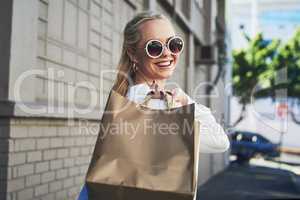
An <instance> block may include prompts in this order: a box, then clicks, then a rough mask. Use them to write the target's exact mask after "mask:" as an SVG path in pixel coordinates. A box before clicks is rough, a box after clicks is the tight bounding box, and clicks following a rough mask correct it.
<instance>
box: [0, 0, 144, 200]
mask: <svg viewBox="0 0 300 200" xmlns="http://www.w3.org/2000/svg"><path fill="white" fill-rule="evenodd" d="M14 3H15V4H18V5H17V6H16V7H18V8H20V9H21V8H24V7H25V6H26V9H27V11H25V10H24V11H23V12H17V13H16V15H18V16H20V15H22V16H23V15H24V14H25V13H26V12H30V8H29V6H28V5H25V4H23V3H24V2H19V1H14ZM28 3H29V4H31V5H34V6H33V7H32V9H33V10H34V9H35V8H37V12H36V13H37V15H36V16H35V19H34V18H31V20H32V21H31V23H32V24H31V25H32V26H33V27H34V26H35V25H34V24H35V23H36V30H37V33H36V34H32V35H27V36H26V37H32V36H36V38H35V41H36V47H37V48H36V52H35V51H34V52H33V53H36V54H35V59H33V61H34V62H32V63H31V65H30V66H27V69H29V70H30V69H38V70H43V71H45V72H46V71H47V70H49V69H50V68H51V69H53V70H54V72H55V73H57V72H58V71H62V72H63V76H62V77H59V76H54V77H53V78H52V79H51V78H49V76H47V74H44V75H37V76H35V77H34V78H33V85H31V86H28V87H27V89H29V90H30V94H31V95H29V96H30V99H31V100H32V101H33V102H31V103H33V105H50V104H51V105H52V106H54V110H55V108H56V106H57V105H60V106H63V107H64V106H65V107H68V106H69V105H70V104H73V105H76V106H86V105H88V104H89V101H90V99H89V98H90V97H89V92H88V91H87V90H86V88H76V93H75V95H74V96H71V97H69V96H68V94H67V92H68V90H67V88H72V87H73V88H75V87H76V85H75V84H76V83H78V82H80V81H88V82H89V83H91V84H92V85H93V86H94V87H95V92H96V93H97V105H96V107H94V111H95V112H96V113H100V112H101V110H102V109H103V108H104V106H105V103H106V98H107V96H108V92H109V89H110V88H111V86H112V83H113V79H114V74H109V75H107V76H105V77H104V79H101V76H100V75H101V71H103V70H107V69H115V68H116V64H117V62H118V59H119V56H120V52H121V42H122V30H123V28H124V26H125V24H126V22H127V21H128V20H129V19H130V18H131V17H132V16H133V15H134V13H135V12H136V11H138V10H141V9H142V6H143V0H134V1H132V0H131V1H123V0H122V1H119V0H35V1H34V0H31V1H30V2H28ZM115 11H118V12H115ZM31 13H34V12H31ZM22 16H21V18H22ZM32 16H34V14H32ZM21 18H19V17H18V19H21ZM34 20H36V21H34ZM20 21H22V20H20ZM24 34H26V32H24ZM18 48H21V49H22V48H24V49H22V50H24V51H32V50H33V49H30V48H29V47H26V46H20V47H19V46H18ZM12 59H14V57H12ZM14 62H20V63H19V66H21V65H22V61H18V60H16V61H14ZM12 68H13V69H14V70H16V72H18V73H16V72H14V74H13V75H14V76H17V74H20V73H22V71H18V70H21V69H20V68H19V67H18V65H13V66H12ZM16 78H17V77H16ZM50 85H51V87H50ZM51 89H53V92H51V91H50V90H51ZM27 91H28V90H27ZM27 91H24V90H22V93H23V92H25V95H26V93H27ZM100 94H102V100H103V101H100ZM55 111H57V110H55ZM55 111H54V112H55ZM73 117H75V118H69V119H68V118H64V117H61V118H56V117H53V116H51V113H50V115H49V110H48V111H47V113H45V116H41V117H33V116H30V113H29V117H20V116H18V117H11V118H7V119H5V120H2V123H1V124H0V130H1V133H0V158H1V159H0V172H1V173H0V184H1V185H0V190H1V191H0V199H1V200H3V199H7V200H26V199H30V200H37V199H43V200H44V199H49V200H54V199H55V200H63V199H76V197H77V195H78V193H79V191H80V189H81V187H82V185H83V183H84V177H85V174H86V171H87V168H88V165H89V162H90V158H91V155H92V152H93V149H94V145H95V142H96V136H97V133H98V128H97V125H98V124H99V120H100V118H96V117H95V115H91V116H90V117H88V118H84V117H83V118H82V120H78V119H77V117H76V116H73ZM81 117H82V116H81ZM87 129H89V130H87Z"/></svg>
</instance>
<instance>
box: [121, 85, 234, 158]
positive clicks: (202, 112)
mask: <svg viewBox="0 0 300 200" xmlns="http://www.w3.org/2000/svg"><path fill="white" fill-rule="evenodd" d="M176 89H177V90H176V93H182V94H184V95H185V96H186V97H187V98H188V104H192V103H195V120H197V121H199V122H200V150H199V151H200V153H222V152H225V151H226V150H228V148H229V146H230V143H229V140H228V137H227V135H226V134H225V132H224V129H223V128H222V126H221V125H220V124H218V123H217V122H216V119H215V118H214V116H213V115H212V113H211V110H210V109H209V108H208V107H206V106H204V105H201V104H199V103H196V102H195V101H194V100H193V99H192V98H191V97H189V96H188V95H187V94H186V93H185V92H184V91H183V90H182V89H180V88H176ZM149 91H150V87H149V86H148V85H147V84H146V83H140V84H136V85H133V86H130V87H129V88H128V92H127V94H126V97H127V98H128V99H129V100H130V101H134V102H135V103H142V102H143V100H144V98H145V96H146V94H147V93H148V92H149ZM147 106H148V107H149V108H153V109H166V105H165V102H164V101H163V100H160V99H150V100H149V102H148V105H147ZM178 106H180V105H178ZM175 107H177V105H175Z"/></svg>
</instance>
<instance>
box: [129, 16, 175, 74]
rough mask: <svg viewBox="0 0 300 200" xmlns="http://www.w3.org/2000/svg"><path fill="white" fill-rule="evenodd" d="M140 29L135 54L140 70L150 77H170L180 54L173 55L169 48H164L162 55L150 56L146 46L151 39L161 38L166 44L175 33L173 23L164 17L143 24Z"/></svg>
mask: <svg viewBox="0 0 300 200" xmlns="http://www.w3.org/2000/svg"><path fill="white" fill-rule="evenodd" d="M139 31H140V34H141V39H140V41H139V43H138V44H137V48H136V52H135V55H134V57H135V60H136V62H137V66H138V70H139V71H141V72H143V74H144V75H145V76H146V78H148V79H155V80H157V79H160V80H161V79H168V78H169V77H170V76H171V75H172V74H173V72H174V70H175V67H176V63H177V61H178V58H179V55H172V54H171V52H170V51H169V49H168V48H164V50H163V53H162V55H161V56H160V57H158V58H150V57H148V55H147V54H146V51H145V49H144V48H145V45H146V43H147V42H148V41H149V40H151V39H156V40H160V41H161V42H162V43H163V44H164V45H166V43H167V41H168V39H169V38H170V37H172V36H174V35H175V31H174V29H173V27H172V25H171V24H170V22H168V21H167V20H163V19H156V20H150V21H146V22H145V23H143V24H141V25H140V27H139Z"/></svg>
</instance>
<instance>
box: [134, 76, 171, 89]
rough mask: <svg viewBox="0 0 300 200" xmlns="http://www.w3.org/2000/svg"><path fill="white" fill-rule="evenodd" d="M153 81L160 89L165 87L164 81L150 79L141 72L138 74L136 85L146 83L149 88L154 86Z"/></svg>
mask: <svg viewBox="0 0 300 200" xmlns="http://www.w3.org/2000/svg"><path fill="white" fill-rule="evenodd" d="M153 81H155V83H156V84H158V87H159V88H160V89H162V88H164V87H165V80H164V79H150V78H148V77H146V76H145V75H143V74H141V73H140V72H137V73H136V76H135V80H134V84H140V83H146V84H147V85H148V86H151V85H152V84H153Z"/></svg>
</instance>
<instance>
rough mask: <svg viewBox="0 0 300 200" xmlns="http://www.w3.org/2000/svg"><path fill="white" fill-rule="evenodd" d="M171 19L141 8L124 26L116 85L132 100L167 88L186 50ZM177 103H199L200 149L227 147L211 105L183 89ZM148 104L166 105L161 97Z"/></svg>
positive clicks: (177, 93)
mask: <svg viewBox="0 0 300 200" xmlns="http://www.w3.org/2000/svg"><path fill="white" fill-rule="evenodd" d="M183 46H184V41H183V40H182V39H181V38H180V37H178V36H177V35H176V33H175V31H174V28H173V26H172V24H171V23H170V21H169V20H168V19H167V18H166V17H165V16H164V15H161V14H155V13H152V12H141V13H139V14H137V15H136V16H135V17H134V18H133V19H132V20H131V21H129V22H128V23H127V25H126V27H125V30H124V42H123V47H122V55H121V58H120V62H119V66H118V70H119V71H118V75H117V79H116V81H115V84H114V86H113V89H114V90H116V91H117V92H119V93H120V94H122V95H123V96H126V97H127V98H128V99H129V100H131V101H134V102H136V103H141V102H142V101H143V100H144V98H145V96H146V95H147V93H148V92H149V91H150V90H151V86H153V85H152V83H156V84H157V85H158V87H159V88H160V89H161V90H163V88H164V87H165V83H166V80H167V79H168V78H170V77H171V76H172V74H173V72H174V70H175V68H176V64H177V62H178V59H179V57H180V53H181V52H182V50H183ZM173 92H174V95H175V96H174V99H175V102H177V104H176V106H182V105H185V104H191V103H195V105H196V106H195V120H197V121H199V122H200V152H201V153H221V152H224V151H226V150H227V149H228V148H229V146H230V143H229V140H228V137H227V135H226V134H225V133H224V130H223V128H222V127H221V126H220V124H218V123H217V122H216V120H215V118H214V117H213V115H212V113H211V111H210V109H209V108H207V107H205V106H204V105H201V104H198V103H196V102H195V101H194V100H193V99H191V98H190V97H189V96H188V95H187V94H186V93H185V92H183V90H181V89H180V88H176V89H175V90H173ZM148 106H149V107H151V108H155V109H165V103H164V102H163V100H160V99H151V100H150V101H149V103H148Z"/></svg>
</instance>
